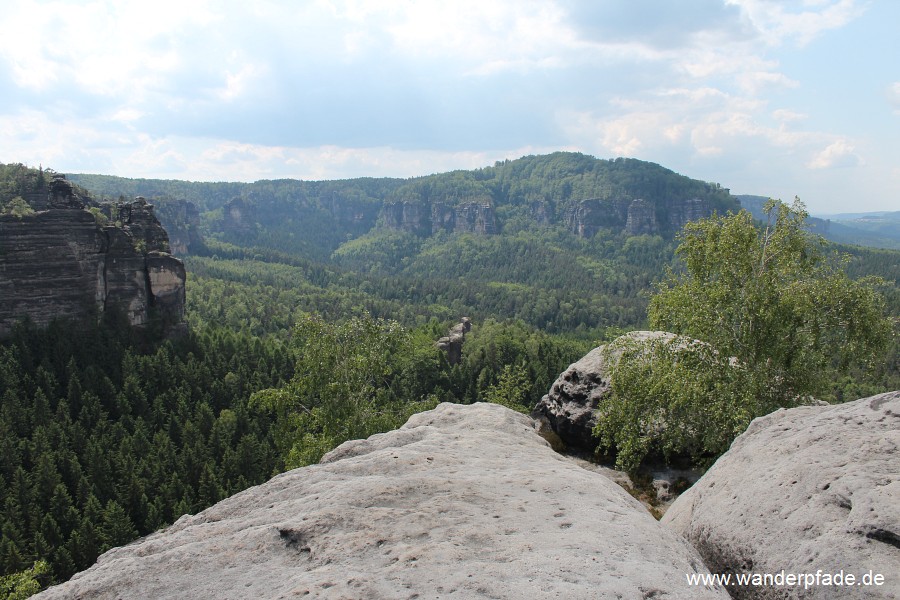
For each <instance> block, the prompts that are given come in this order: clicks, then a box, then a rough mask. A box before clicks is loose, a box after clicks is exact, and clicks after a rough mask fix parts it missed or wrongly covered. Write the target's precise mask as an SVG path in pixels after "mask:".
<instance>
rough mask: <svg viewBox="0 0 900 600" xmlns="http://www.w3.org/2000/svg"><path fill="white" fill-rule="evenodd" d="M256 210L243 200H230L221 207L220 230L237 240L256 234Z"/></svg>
mask: <svg viewBox="0 0 900 600" xmlns="http://www.w3.org/2000/svg"><path fill="white" fill-rule="evenodd" d="M256 221H257V216H256V209H255V207H254V206H253V204H251V203H250V202H247V201H246V200H244V199H243V198H232V199H231V200H229V201H228V202H226V203H225V206H223V207H222V230H223V231H224V232H226V233H228V234H231V235H233V236H236V237H237V238H239V239H242V238H247V237H250V236H253V235H255V234H256Z"/></svg>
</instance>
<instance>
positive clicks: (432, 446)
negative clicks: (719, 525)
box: [35, 404, 727, 600]
mask: <svg viewBox="0 0 900 600" xmlns="http://www.w3.org/2000/svg"><path fill="white" fill-rule="evenodd" d="M698 572H700V573H705V572H706V569H705V568H704V566H703V564H702V562H701V561H700V558H699V556H698V555H697V554H696V551H694V549H693V548H691V547H690V546H689V544H687V542H685V541H684V540H683V539H681V538H680V537H679V536H677V535H676V534H675V533H673V532H670V531H667V530H666V529H664V528H663V527H661V526H660V525H659V523H657V522H656V521H655V520H654V519H653V518H652V517H651V516H650V515H649V514H648V513H647V512H646V511H645V510H644V509H643V508H642V507H641V506H640V505H639V504H638V502H637V501H636V500H634V499H633V498H632V497H630V496H629V495H628V494H626V493H625V492H624V491H623V490H622V489H621V488H620V487H619V486H618V485H616V484H615V483H613V482H612V481H610V480H608V479H606V478H605V477H603V476H602V475H598V474H596V473H591V472H589V471H587V470H585V469H581V468H580V467H578V466H575V465H574V464H573V463H572V462H571V461H569V460H567V459H565V458H564V457H561V456H559V455H557V454H556V453H555V452H553V451H552V450H551V449H550V448H549V447H548V445H547V443H546V442H545V441H544V440H542V439H541V438H540V437H539V436H538V435H537V434H536V433H535V432H534V429H533V424H532V422H531V420H530V419H528V418H527V417H525V416H523V415H520V414H517V413H515V412H513V411H511V410H509V409H507V408H504V407H502V406H498V405H492V404H476V405H472V406H461V405H453V404H442V405H440V406H439V407H438V408H436V409H435V410H432V411H428V412H425V413H421V414H418V415H415V416H413V417H412V418H411V419H410V420H409V422H408V423H407V424H406V425H405V426H403V427H402V428H401V429H399V430H396V431H392V432H390V433H386V434H380V435H375V436H372V437H371V438H369V439H368V440H360V441H354V442H348V443H346V444H344V445H342V446H340V447H339V448H338V449H336V450H335V451H333V452H332V453H330V454H328V455H326V457H325V458H324V459H323V464H320V465H315V466H311V467H306V468H303V469H296V470H294V471H290V472H288V473H285V474H283V475H280V476H278V477H275V478H274V479H272V480H271V481H269V482H268V483H265V484H263V485H261V486H257V487H254V488H251V489H249V490H246V491H244V492H242V493H240V494H237V495H235V496H233V497H231V498H228V499H226V500H223V501H222V502H220V503H219V504H216V505H215V506H213V507H211V508H209V509H207V510H205V511H203V512H202V513H200V514H198V515H195V516H185V517H182V518H181V519H179V520H178V521H177V522H176V523H175V524H174V525H172V526H171V527H169V528H167V529H165V530H163V531H160V532H158V533H156V534H153V535H151V536H149V537H147V538H144V539H142V540H138V541H137V542H134V543H132V544H130V545H128V546H125V547H122V548H117V549H114V550H111V551H109V552H107V553H106V554H104V555H103V556H101V557H100V559H99V560H98V562H97V564H96V565H95V566H93V567H92V568H90V569H88V570H87V571H84V572H82V573H79V574H77V575H75V576H74V577H73V578H72V579H71V580H70V581H69V582H67V583H65V584H62V585H59V586H56V587H53V588H50V589H49V590H46V591H45V592H43V593H41V594H39V595H38V596H36V597H35V598H39V599H42V600H48V599H53V598H94V599H99V600H103V599H114V598H154V599H164V598H193V599H196V600H200V599H205V598H216V599H229V598H263V599H265V598H295V597H306V598H365V599H379V598H387V599H398V598H404V599H405V598H444V597H459V598H515V599H520V598H570V599H579V598H585V599H587V598H590V599H595V598H673V599H674V598H685V599H688V598H690V599H698V598H699V599H703V598H727V595H726V594H725V593H724V591H722V590H720V589H708V588H704V587H689V586H688V585H687V582H686V574H693V573H698Z"/></svg>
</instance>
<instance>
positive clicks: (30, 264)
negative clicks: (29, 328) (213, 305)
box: [0, 180, 186, 334]
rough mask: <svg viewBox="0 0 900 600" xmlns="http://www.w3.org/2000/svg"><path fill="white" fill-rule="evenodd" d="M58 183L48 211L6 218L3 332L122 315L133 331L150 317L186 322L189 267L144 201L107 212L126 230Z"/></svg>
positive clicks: (1, 248)
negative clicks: (22, 322)
mask: <svg viewBox="0 0 900 600" xmlns="http://www.w3.org/2000/svg"><path fill="white" fill-rule="evenodd" d="M65 186H66V184H65V182H64V180H57V181H55V182H54V184H53V185H52V186H51V192H50V196H49V198H48V200H47V201H46V203H45V204H39V206H41V207H42V208H44V209H43V210H39V211H37V212H35V213H34V214H32V215H27V216H24V217H21V218H18V217H15V216H11V215H4V216H0V334H3V333H6V332H8V331H9V329H10V327H11V326H12V325H13V323H15V322H16V321H17V320H18V319H20V318H22V317H25V316H27V317H29V318H30V319H31V320H32V321H33V322H35V323H36V324H38V325H46V324H48V323H49V322H50V321H51V320H52V319H54V318H68V319H83V318H88V317H96V316H98V315H99V314H101V313H103V312H107V311H110V310H119V311H121V312H122V313H124V314H125V315H126V316H127V318H128V321H129V322H130V323H131V324H132V325H135V326H141V325H145V324H147V323H148V322H149V320H150V314H151V311H156V312H157V313H158V314H159V315H160V316H161V317H162V318H163V319H164V321H165V322H166V323H170V324H177V323H179V322H180V321H181V320H182V318H183V316H184V282H185V278H186V276H185V270H184V264H183V263H182V262H181V261H180V260H178V259H177V258H175V257H173V256H171V255H170V254H168V252H167V251H168V246H169V240H168V236H167V235H166V232H165V230H164V229H163V228H162V226H161V225H160V224H159V221H157V220H156V217H155V216H154V214H153V207H152V206H150V205H148V204H147V203H146V202H144V201H143V199H140V200H137V201H136V202H134V203H130V204H125V203H123V204H117V205H110V206H108V207H106V210H107V211H108V212H109V213H110V214H113V215H114V216H115V217H116V220H118V221H120V223H121V227H116V226H114V225H107V226H101V225H100V224H98V222H97V220H96V219H95V217H94V215H92V214H91V213H90V212H88V211H86V210H84V209H83V202H82V201H81V199H79V198H77V197H75V196H74V195H73V194H72V193H71V188H69V193H68V194H67V193H66V190H65Z"/></svg>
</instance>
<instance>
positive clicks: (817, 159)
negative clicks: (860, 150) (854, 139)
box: [806, 140, 863, 169]
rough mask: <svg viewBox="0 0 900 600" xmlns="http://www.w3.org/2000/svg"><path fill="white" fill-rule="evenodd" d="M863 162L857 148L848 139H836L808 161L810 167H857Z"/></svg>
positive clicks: (807, 164)
mask: <svg viewBox="0 0 900 600" xmlns="http://www.w3.org/2000/svg"><path fill="white" fill-rule="evenodd" d="M862 164H863V160H862V158H860V157H859V155H857V154H856V148H855V147H854V146H853V144H851V143H850V142H848V141H847V140H836V141H834V142H832V143H831V144H829V145H828V146H827V147H826V148H825V149H823V150H822V151H821V152H818V153H817V154H816V155H815V156H813V158H812V160H810V161H809V162H808V163H806V166H807V167H808V168H810V169H836V168H843V167H857V166H860V165H862Z"/></svg>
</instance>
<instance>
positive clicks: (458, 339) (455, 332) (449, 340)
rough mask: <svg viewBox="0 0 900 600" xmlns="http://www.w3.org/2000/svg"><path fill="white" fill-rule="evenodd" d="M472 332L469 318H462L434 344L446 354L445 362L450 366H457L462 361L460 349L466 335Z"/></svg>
mask: <svg viewBox="0 0 900 600" xmlns="http://www.w3.org/2000/svg"><path fill="white" fill-rule="evenodd" d="M471 330H472V321H471V320H470V319H469V317H463V318H462V320H461V321H460V322H459V323H457V324H456V325H454V326H453V327H451V328H450V331H449V333H448V334H447V335H446V336H444V337H442V338H440V339H439V340H438V341H437V343H436V344H435V345H436V346H437V347H438V349H439V350H442V351H444V352H445V353H446V354H447V362H448V363H450V364H451V365H458V364H459V361H460V360H462V347H463V344H464V343H465V341H466V334H467V333H469V331H471Z"/></svg>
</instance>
